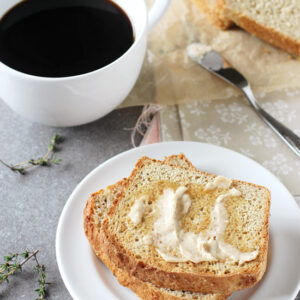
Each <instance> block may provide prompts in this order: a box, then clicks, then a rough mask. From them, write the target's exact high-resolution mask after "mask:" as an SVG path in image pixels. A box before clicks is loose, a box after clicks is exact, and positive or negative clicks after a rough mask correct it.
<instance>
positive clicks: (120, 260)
mask: <svg viewBox="0 0 300 300" xmlns="http://www.w3.org/2000/svg"><path fill="white" fill-rule="evenodd" d="M147 161H152V162H158V161H157V160H155V159H149V158H147V157H142V158H141V159H140V160H139V161H138V162H137V164H136V167H135V168H134V170H133V171H132V173H131V175H130V177H129V178H128V180H127V181H126V183H125V184H124V189H126V188H127V187H128V185H130V183H131V181H132V179H133V178H134V176H135V175H136V173H137V172H138V170H139V169H140V168H141V167H143V166H144V164H145V163H147ZM198 172H200V171H198ZM201 173H203V174H208V175H210V176H211V175H212V174H209V173H206V172H201ZM213 176H215V175H213ZM233 182H240V183H245V182H243V181H239V180H235V181H233ZM247 184H249V183H247ZM250 185H252V186H255V187H259V188H263V189H265V188H264V187H261V186H258V185H255V184H250ZM122 196H123V193H122V194H121V195H120V196H119V197H118V199H117V200H116V201H115V202H114V204H113V206H112V208H111V209H110V211H109V212H108V215H107V218H106V219H105V220H104V222H103V224H102V227H101V230H100V243H101V245H102V249H103V251H104V252H105V254H106V255H107V257H109V259H110V260H111V261H112V262H113V263H114V264H115V265H116V266H117V267H118V268H122V269H124V270H125V271H126V272H128V273H129V274H130V276H134V277H137V278H138V279H140V280H142V281H145V282H151V283H153V284H154V285H156V286H158V287H163V288H171V289H174V290H188V291H193V292H203V293H225V294H231V293H232V292H234V291H237V290H241V289H245V288H249V287H251V286H253V285H254V284H255V283H257V282H258V281H259V280H260V279H261V277H262V276H263V274H264V272H265V268H266V260H267V250H268V236H269V235H268V227H269V226H268V225H269V210H270V193H269V195H268V200H267V205H266V208H265V214H264V215H265V220H264V223H265V226H264V233H263V236H264V244H263V245H262V247H261V249H260V253H259V255H258V257H257V258H256V260H257V264H256V266H255V267H252V268H248V269H245V270H244V271H242V272H238V273H231V274H224V275H216V274H207V273H191V272H173V271H172V263H167V262H166V263H165V264H164V265H162V266H161V267H159V268H158V267H157V266H153V265H151V264H149V263H148V262H147V261H142V260H138V259H137V258H136V257H135V256H134V255H133V254H132V253H130V251H129V250H128V249H126V248H123V247H122V246H121V245H120V244H119V242H118V240H117V238H116V237H115V236H113V235H110V234H109V219H110V217H112V216H113V214H114V213H115V212H116V211H117V207H118V202H119V201H121V199H122Z"/></svg>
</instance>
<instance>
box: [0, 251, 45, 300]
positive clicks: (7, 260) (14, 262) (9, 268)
mask: <svg viewBox="0 0 300 300" xmlns="http://www.w3.org/2000/svg"><path fill="white" fill-rule="evenodd" d="M38 252H39V250H35V251H32V252H30V251H24V252H22V253H14V254H9V255H7V256H4V262H3V263H2V264H0V284H1V283H3V282H4V281H6V282H8V277H9V276H11V275H13V274H14V273H15V272H17V271H22V267H23V265H24V264H25V263H26V262H27V261H29V260H30V259H34V261H35V263H36V264H35V267H34V270H35V272H36V273H37V275H38V276H39V279H38V283H39V287H38V288H37V289H35V290H34V291H35V292H36V293H37V295H38V298H36V300H44V299H46V296H47V286H48V285H49V284H50V282H47V280H46V277H47V275H46V273H45V270H46V268H45V266H44V265H40V263H39V261H38V259H37V254H38ZM20 257H22V258H23V260H22V261H21V262H20Z"/></svg>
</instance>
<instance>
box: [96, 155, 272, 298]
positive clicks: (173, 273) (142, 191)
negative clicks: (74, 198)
mask: <svg viewBox="0 0 300 300" xmlns="http://www.w3.org/2000/svg"><path fill="white" fill-rule="evenodd" d="M215 178H216V176H215V175H212V174H208V173H205V172H200V171H196V170H195V169H185V168H182V167H178V166H170V165H167V164H165V163H163V162H161V161H157V160H154V159H150V158H147V157H143V158H141V159H140V160H139V161H138V163H137V164H136V167H135V169H134V170H133V172H132V174H131V175H130V177H129V178H128V180H127V181H126V182H125V183H124V187H123V191H122V192H121V195H119V196H118V197H117V200H116V201H115V202H114V204H113V206H112V207H111V209H110V211H109V212H108V214H107V217H106V219H105V220H104V221H103V223H102V227H101V230H100V242H101V247H102V250H103V251H104V253H105V255H106V256H107V257H109V260H110V261H111V262H112V263H113V264H114V265H116V266H117V267H118V268H121V269H123V270H125V271H126V272H127V273H129V274H130V276H134V277H136V278H138V279H140V280H142V281H145V282H149V283H152V284H154V285H156V286H158V287H164V288H170V289H174V290H187V291H193V292H202V293H223V294H231V293H232V292H233V291H236V290H241V289H244V288H248V287H251V286H253V285H254V284H255V283H256V282H257V281H258V280H260V279H261V277H262V275H263V274H264V271H265V268H266V261H267V249H268V222H269V209H270V193H269V191H268V190H267V189H266V188H265V187H262V186H258V185H255V184H251V183H247V182H243V181H238V180H233V181H232V187H233V188H235V189H237V190H238V191H240V192H241V195H240V196H234V197H232V198H230V199H229V200H227V201H226V203H225V207H226V210H227V214H228V221H229V222H228V224H227V226H226V231H225V236H224V240H225V242H226V243H228V244H230V245H231V246H233V247H235V249H238V250H240V251H241V252H251V251H257V256H256V257H255V258H254V259H253V260H251V261H247V262H244V263H241V264H239V263H237V262H235V261H231V260H229V259H218V260H217V261H200V262H198V263H193V262H191V261H185V262H180V261H178V262H168V261H166V260H165V259H163V258H162V256H161V255H160V254H159V252H158V251H157V246H155V245H153V244H149V243H146V242H145V240H143V239H144V237H145V236H147V235H149V233H150V234H151V232H152V231H153V227H154V222H155V219H156V218H157V214H160V212H157V211H156V207H157V201H158V199H159V198H160V196H161V195H162V194H163V191H164V190H165V189H173V190H176V189H177V188H178V187H180V186H185V187H186V188H187V193H188V194H189V196H190V198H191V206H190V209H189V210H188V212H187V214H186V215H185V216H184V218H183V219H182V227H183V230H184V231H186V232H191V233H195V234H198V233H199V232H204V231H205V230H207V229H208V228H209V225H210V223H211V222H210V219H211V215H212V211H213V209H214V206H215V204H216V199H217V198H218V197H219V196H222V195H223V196H224V191H223V190H222V189H215V190H211V191H205V188H204V187H205V185H206V184H207V183H212V182H213V181H214V179H215ZM144 195H147V197H148V200H147V203H146V204H145V205H146V206H147V207H146V210H145V211H146V213H145V215H144V216H143V221H142V222H140V223H138V224H135V223H134V222H133V221H132V220H131V219H130V217H129V216H130V215H129V214H130V212H131V209H132V207H133V206H134V204H135V203H136V201H137V200H138V199H140V198H141V197H142V196H144ZM223 196H222V197H223ZM170 209H171V208H170ZM151 210H152V213H151ZM153 211H154V213H153Z"/></svg>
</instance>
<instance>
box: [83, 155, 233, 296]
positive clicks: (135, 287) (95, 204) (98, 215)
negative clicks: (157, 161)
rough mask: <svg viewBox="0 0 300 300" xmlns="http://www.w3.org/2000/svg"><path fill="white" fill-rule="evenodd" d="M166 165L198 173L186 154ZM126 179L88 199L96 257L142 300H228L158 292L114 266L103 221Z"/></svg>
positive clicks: (89, 232) (87, 217)
mask: <svg viewBox="0 0 300 300" xmlns="http://www.w3.org/2000/svg"><path fill="white" fill-rule="evenodd" d="M165 163H167V164H169V165H179V166H181V167H183V168H191V169H194V170H196V169H195V167H194V166H193V165H192V164H191V163H190V162H189V161H188V160H187V159H186V157H185V156H184V155H183V154H180V155H172V156H170V157H166V159H165ZM125 182H126V179H123V180H121V181H119V182H117V183H116V184H114V185H112V186H109V187H107V189H106V190H100V191H98V192H97V193H94V194H93V195H91V197H90V198H89V200H88V202H87V204H86V207H85V210H84V230H85V234H86V236H87V238H88V240H89V242H90V244H91V246H92V248H93V250H94V252H95V253H96V255H97V256H98V257H99V258H100V259H101V260H102V261H103V263H104V264H105V265H106V266H107V267H108V268H109V269H110V270H111V272H112V273H113V274H114V275H115V276H116V278H117V279H118V281H119V283H120V284H122V285H123V286H126V287H128V288H130V289H131V290H132V291H134V292H135V293H136V294H137V295H138V296H139V297H140V298H141V299H149V300H150V299H161V300H180V299H198V300H202V299H203V300H224V299H226V298H227V296H226V295H224V294H203V293H193V292H188V291H175V290H171V289H165V288H158V287H156V286H155V285H153V284H151V283H146V282H144V281H141V280H139V279H137V278H135V277H134V276H130V275H129V274H128V273H127V272H126V271H125V270H123V269H121V268H118V267H117V266H116V265H114V264H113V263H112V262H111V261H110V260H109V259H108V258H107V256H106V255H105V253H104V252H103V251H102V249H101V243H100V239H99V235H100V229H101V224H102V221H103V220H104V218H105V216H106V214H107V211H108V210H109V207H110V206H111V204H112V203H113V201H114V199H115V198H116V197H117V196H118V195H119V194H120V192H121V190H122V188H123V186H124V184H125Z"/></svg>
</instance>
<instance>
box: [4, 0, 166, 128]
mask: <svg viewBox="0 0 300 300" xmlns="http://www.w3.org/2000/svg"><path fill="white" fill-rule="evenodd" d="M113 1H114V2H115V3H116V4H118V5H119V6H120V7H121V8H122V9H123V10H124V11H125V12H126V13H127V15H128V17H129V19H130V21H131V24H132V26H133V29H134V32H135V41H134V43H133V44H132V46H131V47H130V48H129V49H128V50H127V52H125V54H123V55H122V56H121V57H119V58H118V59H117V60H115V61H114V62H112V63H111V64H109V65H107V66H105V67H103V68H100V69H98V70H96V71H93V72H90V73H86V74H82V75H78V76H71V77H60V78H47V77H38V76H32V75H28V74H25V73H22V72H19V71H16V70H14V69H12V68H10V67H8V66H6V65H4V64H3V63H1V62H0V98H2V99H3V100H4V101H5V102H6V103H7V105H8V106H9V107H10V108H11V109H12V110H14V111H15V112H17V113H18V114H20V115H22V116H23V117H25V118H27V119H30V120H32V121H35V122H39V123H43V124H46V125H50V126H60V127H63V126H75V125H80V124H85V123H89V122H91V121H94V120H96V119H99V118H101V117H103V116H104V115H106V114H108V113H109V112H111V111H112V110H113V109H114V108H116V107H117V106H118V105H119V104H120V103H121V102H122V101H123V100H124V99H125V98H126V96H127V95H128V94H129V92H130V91H131V89H132V88H133V86H134V84H135V82H136V80H137V78H138V75H139V73H140V70H141V67H142V63H143V60H144V56H145V52H146V46H147V35H148V32H150V31H151V29H152V28H153V27H154V26H155V24H156V23H157V22H158V21H159V19H160V18H161V17H162V16H163V14H164V13H165V11H166V10H167V7H168V4H169V1H170V0H156V1H155V3H154V5H153V6H152V8H151V10H150V12H149V14H148V11H147V8H146V4H145V2H144V0H130V1H128V0H113ZM19 2H21V0H1V1H0V18H1V17H2V16H3V15H4V14H5V13H6V12H7V11H8V10H9V9H10V8H12V7H13V6H14V5H16V4H17V3H19Z"/></svg>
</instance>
